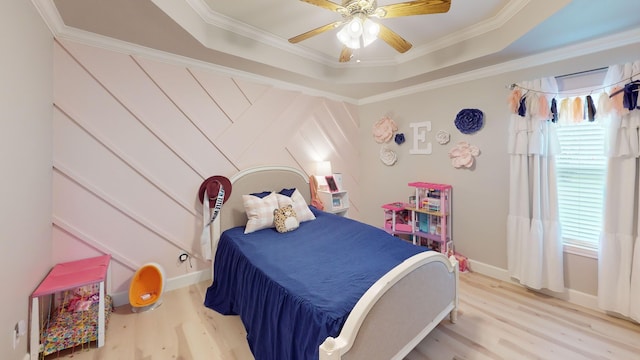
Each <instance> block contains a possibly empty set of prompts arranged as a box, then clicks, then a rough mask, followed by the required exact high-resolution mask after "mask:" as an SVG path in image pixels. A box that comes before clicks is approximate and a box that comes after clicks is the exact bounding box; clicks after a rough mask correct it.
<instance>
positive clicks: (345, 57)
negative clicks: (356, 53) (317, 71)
mask: <svg viewBox="0 0 640 360" xmlns="http://www.w3.org/2000/svg"><path fill="white" fill-rule="evenodd" d="M352 56H353V49H351V48H350V47H348V46H344V47H342V51H341V52H340V62H349V61H350V60H351V57H352Z"/></svg>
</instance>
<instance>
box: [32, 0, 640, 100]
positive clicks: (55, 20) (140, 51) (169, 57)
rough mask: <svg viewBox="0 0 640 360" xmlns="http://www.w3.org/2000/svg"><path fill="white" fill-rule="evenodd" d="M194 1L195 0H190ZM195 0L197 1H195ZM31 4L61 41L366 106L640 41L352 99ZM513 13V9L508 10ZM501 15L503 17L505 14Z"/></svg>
mask: <svg viewBox="0 0 640 360" xmlns="http://www.w3.org/2000/svg"><path fill="white" fill-rule="evenodd" d="M189 1H194V0H189ZM195 1H198V0H195ZM528 1H529V0H523V1H520V2H519V3H520V4H522V3H524V2H528ZM32 3H33V4H34V5H35V6H36V8H37V10H38V12H39V13H40V14H41V16H42V18H43V19H44V21H45V23H46V24H47V26H48V27H49V29H50V30H51V32H52V34H53V35H54V37H55V38H57V39H61V40H69V41H74V42H78V43H82V44H85V45H90V46H94V47H98V48H103V49H106V50H110V51H115V52H120V53H125V54H129V55H140V56H144V57H147V58H150V59H153V60H157V61H161V62H164V63H169V64H173V65H176V66H185V67H197V68H203V69H208V70H212V71H216V72H219V73H223V74H227V75H229V76H232V77H236V76H237V77H242V78H245V79H247V80H250V81H255V82H258V83H262V84H268V85H269V86H275V87H278V88H282V89H285V90H292V91H299V92H301V93H303V94H306V95H310V96H319V97H325V98H327V99H332V100H335V101H341V102H346V103H351V104H354V105H365V104H370V103H375V102H379V101H383V100H389V99H393V98H397V97H400V96H406V95H412V94H415V93H418V92H422V91H428V90H433V89H438V88H441V87H445V86H451V85H456V84H459V83H463V82H467V81H472V80H478V79H483V78H486V77H490V76H495V75H500V74H504V73H508V72H512V71H517V70H522V69H526V68H531V67H535V66H539V65H545V64H549V63H553V62H556V61H561V60H567V59H570V58H575V57H579V56H584V55H589V54H592V53H596V52H600V51H606V50H610V49H614V48H618V47H622V46H627V45H631V44H636V43H638V44H640V29H633V30H629V31H626V32H621V33H618V34H614V35H611V36H606V37H602V38H598V39H595V40H591V41H587V42H583V43H580V44H575V45H571V46H567V47H564V48H560V49H556V50H552V51H547V52H544V53H540V54H535V55H531V56H527V57H524V58H519V59H515V60H511V61H507V62H503V63H500V64H496V65H492V66H488V67H484V68H481V69H477V70H472V71H468V72H465V73H460V74H456V75H453V76H449V77H445V78H442V79H437V80H433V81H429V82H425V83H422V84H419V85H415V86H410V87H406V88H402V89H398V90H394V91H389V92H386V93H382V94H379V95H375V96H370V97H366V98H360V99H358V98H351V97H346V96H340V95H337V94H335V93H331V92H326V91H321V90H317V89H314V88H310V87H305V86H302V85H298V84H293V83H290V82H286V81H282V80H278V79H274V78H271V77H268V76H263V75H257V74H254V73H250V72H245V71H241V70H237V69H232V68H228V67H224V66H220V65H216V64H212V63H209V62H205V61H201V60H196V59H193V58H188V57H185V56H181V55H176V54H172V53H168V52H164V51H160V50H156V49H152V48H148V47H144V46H141V45H137V44H132V43H129V42H125V41H121V40H116V39H113V38H110V37H106V36H103V35H98V34H95V33H91V32H88V31H84V30H79V29H76V28H71V27H68V26H66V25H65V24H64V22H63V21H62V18H61V17H60V14H59V13H58V11H57V9H56V7H55V5H54V4H53V0H32ZM510 13H514V12H510ZM504 16H505V15H503V17H501V19H503V20H504V19H505V18H506V17H504Z"/></svg>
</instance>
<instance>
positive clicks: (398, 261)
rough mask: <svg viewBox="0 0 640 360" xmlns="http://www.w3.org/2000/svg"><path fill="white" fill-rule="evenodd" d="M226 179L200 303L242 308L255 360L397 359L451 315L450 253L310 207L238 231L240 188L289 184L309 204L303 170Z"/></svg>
mask: <svg viewBox="0 0 640 360" xmlns="http://www.w3.org/2000/svg"><path fill="white" fill-rule="evenodd" d="M230 180H231V182H232V184H233V191H232V194H231V196H230V198H229V199H228V201H227V202H226V203H225V205H224V206H223V208H222V211H221V212H220V216H218V218H217V219H216V220H215V222H214V224H213V231H212V239H211V243H212V254H214V256H213V266H212V271H213V282H212V284H211V286H210V287H209V288H208V290H207V294H206V297H205V306H207V307H209V308H212V309H214V310H216V311H218V312H220V313H222V314H225V315H231V314H233V315H239V316H240V318H241V320H242V322H243V324H244V325H245V328H246V329H247V341H248V342H249V347H250V348H251V351H252V353H253V354H254V356H255V358H256V359H257V360H262V359H278V360H285V359H320V360H334V359H402V358H403V357H404V356H405V355H407V354H408V353H409V352H410V351H411V350H412V349H413V348H414V347H415V346H416V345H417V344H418V343H419V342H420V341H421V340H422V339H423V338H424V337H425V336H426V335H427V334H428V333H429V332H430V331H431V330H432V329H433V328H434V327H435V326H437V325H438V324H439V323H440V322H441V321H442V320H443V319H445V318H446V317H447V316H449V317H450V321H452V322H455V320H456V309H457V305H458V295H457V288H458V268H457V263H456V262H455V259H453V258H452V259H451V260H450V259H448V258H447V257H446V256H444V255H442V254H440V253H437V252H434V251H428V249H425V248H422V247H418V246H415V245H411V244H410V243H408V242H405V241H403V240H400V239H398V238H395V237H393V236H391V235H389V234H387V233H386V232H385V231H384V230H382V229H379V228H376V227H373V226H369V225H366V224H363V223H360V222H357V221H354V220H350V219H348V218H345V217H340V216H338V215H334V214H329V213H326V212H323V211H319V210H317V209H315V208H313V207H308V209H309V210H310V211H311V212H312V213H313V215H314V217H315V219H313V220H309V221H304V222H301V223H300V226H299V228H297V229H296V230H293V231H290V232H284V233H279V232H276V231H275V230H274V229H272V228H267V229H262V230H257V231H254V232H251V233H249V234H245V233H244V225H245V224H247V215H246V212H245V208H244V205H243V200H242V195H247V194H252V193H263V192H265V191H267V192H268V191H274V192H280V191H281V190H283V189H296V190H297V191H299V192H300V193H301V195H302V197H303V198H304V201H305V202H306V204H309V203H310V195H309V194H310V192H309V184H308V177H307V176H306V175H305V174H303V173H302V172H300V171H298V170H297V169H294V168H288V167H258V168H252V169H248V170H244V171H241V172H239V173H238V174H236V175H235V176H233V177H231V178H230ZM306 204H305V205H306Z"/></svg>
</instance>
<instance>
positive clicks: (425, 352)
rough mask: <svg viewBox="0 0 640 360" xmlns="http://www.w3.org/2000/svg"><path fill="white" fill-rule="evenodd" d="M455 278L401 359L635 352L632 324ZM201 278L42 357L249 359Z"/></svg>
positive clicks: (638, 354)
mask: <svg viewBox="0 0 640 360" xmlns="http://www.w3.org/2000/svg"><path fill="white" fill-rule="evenodd" d="M460 280H461V281H460V282H461V284H460V308H459V314H458V322H457V323H456V324H451V323H450V322H449V320H444V321H443V322H442V323H441V324H440V325H439V326H438V327H437V328H436V329H435V330H434V331H433V332H431V333H430V334H429V335H428V336H427V338H426V339H425V340H423V341H422V342H421V343H420V344H419V345H418V346H417V347H416V348H415V349H414V350H413V351H412V352H411V353H410V354H409V355H408V356H407V357H406V360H441V359H442V360H444V359H456V360H461V359H505V360H515V359H553V360H556V359H561V360H565V359H612V360H627V359H628V360H632V359H640V325H638V324H635V323H632V322H629V321H626V320H621V319H618V318H614V317H611V316H607V315H604V314H602V313H600V312H597V311H592V310H589V309H585V308H582V307H580V306H577V305H573V304H570V303H568V302H565V301H562V300H558V299H555V298H552V297H548V296H545V295H542V294H539V293H536V292H532V291H528V290H526V289H524V288H522V287H520V286H517V285H514V284H510V283H505V282H501V281H498V280H494V279H491V278H488V277H485V276H482V275H479V274H475V273H466V274H461V275H460ZM208 285H209V284H208V283H200V284H197V285H193V286H190V287H187V288H182V289H179V290H174V291H172V292H169V293H166V294H165V297H164V303H163V304H162V305H161V306H160V307H159V308H157V309H155V310H153V311H150V312H146V313H140V314H134V313H131V311H130V310H129V308H128V306H123V307H120V308H118V309H116V311H115V312H114V313H113V314H112V317H111V321H110V323H109V327H108V328H107V336H106V344H105V346H104V347H102V348H100V349H96V348H95V345H92V348H90V349H86V348H84V349H83V348H76V349H75V350H74V351H73V352H70V351H67V352H64V353H60V354H52V355H50V356H48V357H47V359H56V358H60V359H66V358H73V359H76V360H85V359H94V360H97V359H105V360H113V359H123V360H129V359H131V360H133V359H136V360H151V359H153V360H156V359H157V360H164V359H177V360H190V359H216V360H233V359H240V360H246V359H253V356H252V355H251V352H250V351H249V347H248V346H247V342H246V340H245V335H246V332H245V330H244V327H243V326H242V323H241V322H240V320H239V318H238V317H237V316H222V315H220V314H218V313H216V312H215V311H212V310H209V309H207V308H205V307H204V306H203V305H202V302H203V299H204V293H205V291H206V288H207V286H208ZM416 306H428V304H420V299H416ZM372 360H376V359H372Z"/></svg>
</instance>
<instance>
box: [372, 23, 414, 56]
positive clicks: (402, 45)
mask: <svg viewBox="0 0 640 360" xmlns="http://www.w3.org/2000/svg"><path fill="white" fill-rule="evenodd" d="M379 25H380V32H379V33H378V38H380V39H382V40H384V42H386V43H387V44H389V46H391V47H392V48H394V49H396V50H397V51H398V52H400V53H404V52H407V50H409V49H411V47H412V46H413V45H411V43H410V42H408V41H407V40H405V39H403V38H402V37H401V36H400V35H398V34H396V33H395V32H394V31H393V30H391V29H389V28H388V27H386V26H384V25H382V24H379Z"/></svg>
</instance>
